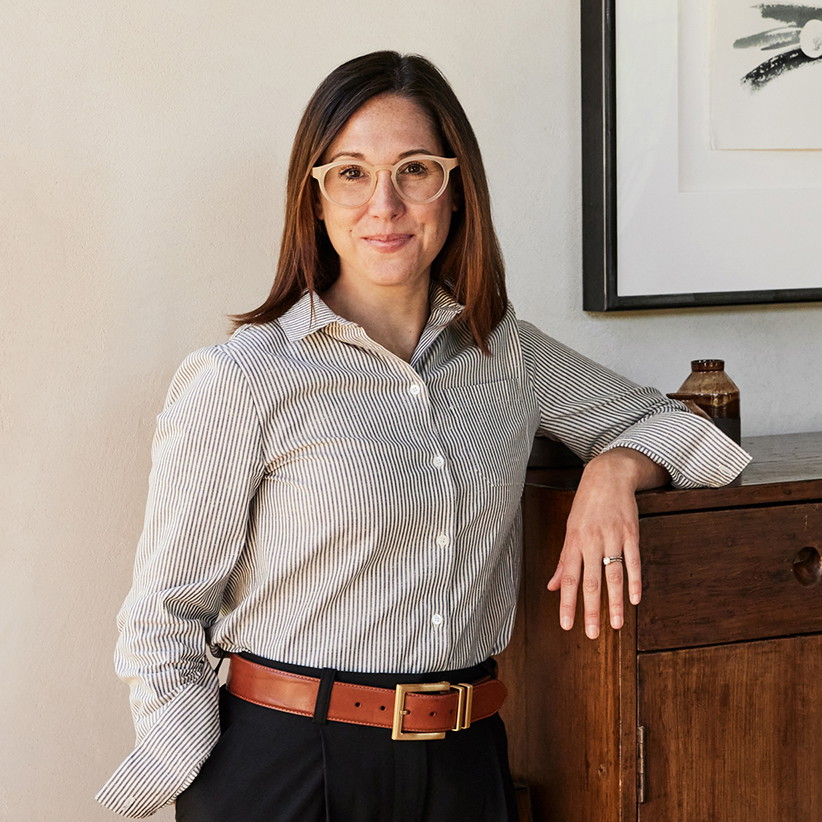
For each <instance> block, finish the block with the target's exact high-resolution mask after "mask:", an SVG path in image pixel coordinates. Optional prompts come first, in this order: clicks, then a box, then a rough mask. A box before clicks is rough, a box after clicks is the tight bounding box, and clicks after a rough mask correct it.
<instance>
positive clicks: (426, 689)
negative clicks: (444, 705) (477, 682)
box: [391, 682, 474, 740]
mask: <svg viewBox="0 0 822 822" xmlns="http://www.w3.org/2000/svg"><path fill="white" fill-rule="evenodd" d="M442 691H456V692H457V694H458V697H457V713H456V716H455V717H454V727H453V728H451V730H452V731H463V730H465V729H466V728H469V727H471V704H472V701H473V696H474V686H473V685H467V684H465V683H460V684H459V685H452V684H451V683H450V682H423V683H417V684H408V685H406V684H401V685H397V687H396V695H395V696H394V722H393V725H392V728H391V739H399V740H414V739H445V731H426V732H421V731H403V729H402V720H403V717H405V716H407V715H408V714H409V711H408V709H407V708H406V707H405V696H406V694H424V693H434V692H442Z"/></svg>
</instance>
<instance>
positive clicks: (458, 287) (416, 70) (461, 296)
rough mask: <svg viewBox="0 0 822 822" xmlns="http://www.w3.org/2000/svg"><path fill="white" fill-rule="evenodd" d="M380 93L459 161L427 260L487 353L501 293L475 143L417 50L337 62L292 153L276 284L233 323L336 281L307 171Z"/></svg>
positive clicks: (262, 318) (279, 308) (450, 95)
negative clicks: (438, 240)
mask: <svg viewBox="0 0 822 822" xmlns="http://www.w3.org/2000/svg"><path fill="white" fill-rule="evenodd" d="M380 94H397V95H399V96H401V97H404V98H406V99H408V100H411V101H413V102H414V103H416V104H417V105H419V106H420V107H421V108H422V109H423V110H424V111H425V112H426V113H427V114H428V116H429V117H430V118H431V121H432V123H433V125H434V127H435V129H436V130H437V132H438V136H439V137H440V139H441V141H442V144H443V149H444V151H445V154H446V156H448V157H456V158H457V159H458V160H459V166H458V168H457V169H455V172H454V173H453V174H452V177H451V185H452V186H454V187H455V190H454V202H455V203H456V205H457V210H456V211H455V213H454V214H453V216H452V219H451V228H450V231H449V233H448V237H447V239H446V241H445V245H444V246H443V248H442V250H441V251H440V253H439V254H438V255H437V258H436V259H435V260H434V262H433V264H432V266H431V278H432V280H434V281H436V282H438V283H439V284H440V285H442V287H443V288H445V289H446V291H448V292H449V293H450V294H451V295H452V296H453V297H454V298H455V299H456V300H457V301H459V302H460V303H462V304H463V305H464V306H465V309H464V310H463V311H462V313H461V314H460V316H459V318H458V320H457V322H458V323H459V324H460V325H464V326H465V327H466V328H467V329H468V331H469V332H470V334H471V336H472V337H473V338H474V340H475V342H476V343H477V345H479V346H480V347H481V348H482V349H483V350H484V351H486V352H487V351H488V347H487V339H488V335H489V334H490V333H491V331H492V330H493V328H494V326H495V325H496V324H497V323H498V322H499V321H500V319H501V318H502V316H503V314H504V312H505V309H506V303H507V298H506V292H505V272H504V266H503V262H502V255H501V253H500V249H499V243H498V242H497V237H496V234H495V232H494V226H493V222H492V220H491V204H490V198H489V196H488V183H487V181H486V178H485V170H484V168H483V165H482V157H481V155H480V150H479V145H478V144H477V139H476V136H475V135H474V131H473V129H472V128H471V124H470V123H469V122H468V118H467V117H466V115H465V111H464V110H463V108H462V106H461V105H460V103H459V101H458V100H457V98H456V95H455V94H454V92H453V90H452V89H451V86H450V85H449V84H448V81H447V80H446V79H445V78H444V77H443V76H442V74H441V73H440V72H439V70H438V69H437V68H436V66H434V65H433V64H432V63H431V62H429V61H428V60H426V59H425V58H423V57H420V56H418V55H405V56H403V55H400V54H398V53H397V52H394V51H376V52H373V53H371V54H366V55H363V56H362V57H356V58H354V59H353V60H349V61H348V62H347V63H343V65H341V66H339V67H338V68H336V69H335V70H334V71H332V72H331V74H329V75H328V77H326V78H325V80H323V82H322V83H320V86H319V87H318V88H317V90H316V91H315V92H314V95H313V97H312V98H311V99H310V100H309V102H308V105H307V106H306V109H305V112H304V113H303V117H302V120H301V122H300V126H299V128H298V129H297V135H296V137H295V139H294V146H293V148H292V150H291V159H290V161H289V166H288V185H287V190H286V208H285V225H284V227H283V238H282V243H281V246H280V257H279V263H278V266H277V274H276V277H275V279H274V285H273V287H272V289H271V293H270V294H269V295H268V299H266V301H265V302H264V303H263V304H262V305H261V306H260V307H259V308H256V309H254V310H253V311H249V312H247V313H245V314H240V315H237V316H235V317H234V318H233V319H234V321H235V322H236V324H237V325H242V324H243V323H264V322H268V321H270V320H273V319H276V318H277V317H279V316H281V315H282V314H284V313H285V312H286V311H287V310H288V309H289V308H290V307H291V306H292V305H294V303H295V302H297V300H298V299H299V298H300V296H301V295H302V294H303V293H304V292H305V291H310V292H318V293H322V292H323V291H325V290H326V289H327V288H329V287H330V286H331V285H332V284H333V283H334V281H335V280H336V279H337V276H338V274H339V259H338V257H337V254H336V252H335V251H334V249H333V247H332V246H331V243H330V241H329V239H328V235H327V234H326V230H325V225H324V224H323V222H322V221H321V220H320V219H318V217H317V215H316V208H315V205H316V198H317V197H319V196H320V194H319V191H318V188H317V187H316V184H315V183H314V181H313V180H312V177H311V169H312V168H313V167H314V166H316V165H318V164H319V163H320V162H321V158H322V156H323V154H324V153H325V152H326V150H327V149H328V147H329V145H330V144H331V143H332V142H333V141H334V139H335V138H336V137H337V135H338V134H339V133H340V131H341V130H342V129H343V127H344V126H345V124H346V123H347V122H348V120H349V119H350V118H351V116H352V115H353V114H354V113H355V112H356V111H358V110H359V109H360V108H361V107H362V106H363V105H364V104H365V103H366V102H368V101H369V100H370V99H372V98H373V97H376V96H377V95H380Z"/></svg>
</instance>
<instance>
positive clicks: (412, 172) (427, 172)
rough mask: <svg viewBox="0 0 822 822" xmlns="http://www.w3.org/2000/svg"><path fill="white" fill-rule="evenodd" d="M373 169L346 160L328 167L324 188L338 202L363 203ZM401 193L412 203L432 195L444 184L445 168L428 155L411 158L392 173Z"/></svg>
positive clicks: (372, 184) (344, 203)
mask: <svg viewBox="0 0 822 822" xmlns="http://www.w3.org/2000/svg"><path fill="white" fill-rule="evenodd" d="M375 175H376V172H374V171H372V170H371V169H370V168H369V167H368V166H365V165H360V164H359V163H345V164H343V165H339V166H334V167H333V168H330V169H328V171H327V172H326V175H325V192H326V194H327V195H328V197H329V198H330V199H331V200H333V201H334V202H335V203H338V204H339V205H346V206H355V205H362V204H363V203H364V202H365V201H366V200H368V199H369V198H370V197H371V194H372V193H373V191H374V184H375V181H374V179H373V177H374V176H375ZM393 180H394V185H395V186H396V188H397V191H398V192H399V195H400V197H402V198H403V199H404V200H407V201H408V202H411V203H424V202H426V201H427V200H432V199H434V198H435V197H436V196H437V195H438V194H439V193H440V191H441V189H442V188H443V183H444V181H445V169H444V168H443V166H442V165H441V164H440V163H439V162H438V161H437V160H434V159H432V158H430V157H427V158H425V159H420V158H417V159H410V160H408V162H406V163H403V164H402V165H401V166H400V167H399V168H398V169H397V170H396V173H395V174H394V175H393Z"/></svg>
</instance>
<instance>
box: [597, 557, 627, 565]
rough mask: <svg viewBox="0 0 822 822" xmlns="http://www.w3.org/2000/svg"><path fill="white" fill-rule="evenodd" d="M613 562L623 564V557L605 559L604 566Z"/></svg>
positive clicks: (603, 559) (603, 560)
mask: <svg viewBox="0 0 822 822" xmlns="http://www.w3.org/2000/svg"><path fill="white" fill-rule="evenodd" d="M612 562H623V559H622V557H603V558H602V564H603V565H610V564H611V563H612Z"/></svg>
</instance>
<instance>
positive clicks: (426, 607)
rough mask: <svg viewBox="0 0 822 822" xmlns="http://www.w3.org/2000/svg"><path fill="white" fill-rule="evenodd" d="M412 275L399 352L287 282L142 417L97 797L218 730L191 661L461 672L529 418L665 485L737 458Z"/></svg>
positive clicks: (736, 463)
mask: <svg viewBox="0 0 822 822" xmlns="http://www.w3.org/2000/svg"><path fill="white" fill-rule="evenodd" d="M461 310H462V309H461V306H460V305H459V304H457V303H456V302H454V301H453V299H451V298H450V297H449V296H448V295H447V294H446V293H445V292H444V291H443V290H436V291H435V292H432V306H431V312H430V317H429V320H428V322H427V324H426V326H425V329H424V330H423V333H422V335H421V338H420V341H419V344H418V346H417V349H416V351H415V352H414V355H413V357H412V360H411V362H410V363H409V362H406V361H404V360H402V359H400V358H398V357H396V356H395V355H393V354H391V353H390V352H388V351H387V350H386V349H384V348H383V347H382V346H380V345H379V344H377V343H376V342H374V341H373V340H371V339H370V338H369V337H368V336H367V335H366V333H365V332H364V331H363V329H362V328H361V327H360V326H358V325H357V324H355V323H352V322H348V321H347V320H344V319H342V318H340V317H339V316H337V315H336V314H334V313H333V312H332V311H331V310H330V309H329V308H328V306H326V305H325V303H323V302H322V300H321V299H319V298H317V297H315V298H314V300H313V309H312V300H311V298H310V297H309V295H305V296H304V297H303V298H302V299H301V300H300V301H299V302H298V303H296V304H295V305H294V306H293V307H292V308H291V309H290V310H289V311H287V312H286V313H285V314H284V315H283V316H282V317H281V318H280V319H279V320H277V321H274V322H271V323H267V324H264V325H252V326H244V327H242V328H240V329H239V330H238V331H236V332H235V334H234V335H233V336H232V337H231V338H230V339H229V340H228V341H227V342H225V343H224V344H222V345H216V346H212V347H209V348H205V349H203V350H200V351H197V352H195V353H194V354H192V355H190V356H189V357H188V358H187V359H186V360H185V362H184V363H183V364H182V366H181V367H180V369H179V371H178V372H177V374H176V376H175V378H174V380H173V383H172V385H171V388H170V391H169V395H168V399H167V401H166V405H165V408H164V410H163V412H162V413H161V414H160V416H159V418H158V426H157V434H156V437H155V442H154V447H153V468H152V472H151V479H150V488H149V498H148V508H147V513H146V521H145V528H144V532H143V535H142V538H141V541H140V545H139V548H138V553H137V560H136V565H135V574H134V584H133V587H132V589H131V592H130V593H129V595H128V598H127V599H126V601H125V603H124V605H123V608H122V610H121V612H120V615H119V618H118V624H119V628H120V631H121V638H120V641H119V644H118V647H117V652H116V667H117V671H118V674H119V676H120V677H121V678H122V679H124V680H125V681H127V682H128V683H129V685H130V687H131V705H132V710H133V714H134V719H135V725H136V732H137V740H136V747H135V749H134V751H133V752H132V753H131V754H130V756H129V757H128V758H127V759H126V761H125V762H124V763H123V764H122V765H121V766H120V768H119V769H118V770H117V771H116V773H115V774H114V775H113V776H112V777H111V779H110V780H109V781H108V782H107V783H106V785H105V786H104V787H103V789H102V790H101V791H100V793H99V794H98V797H97V798H98V800H99V801H100V802H102V803H103V804H104V805H106V806H107V807H109V808H111V809H112V810H115V811H118V812H119V813H122V814H124V815H127V816H131V817H134V818H140V817H144V816H148V815H150V814H151V813H153V812H154V811H156V810H157V809H158V808H160V807H161V806H163V805H164V804H167V803H168V802H170V801H172V799H173V798H174V797H175V796H177V795H178V794H179V793H181V792H182V791H183V790H184V789H185V788H186V787H187V786H188V784H189V783H190V782H191V781H192V780H193V779H194V777H195V775H196V774H197V772H198V770H199V768H200V766H201V764H202V763H203V761H204V760H205V759H206V758H207V757H208V755H209V752H210V751H211V749H212V747H213V746H214V744H215V743H216V740H217V737H218V735H219V719H218V711H217V698H218V695H217V690H218V682H217V677H216V675H215V674H214V672H213V671H212V669H211V667H210V665H209V664H208V662H207V660H206V656H205V653H206V647H207V645H208V644H210V645H211V647H212V648H213V649H214V650H215V651H216V652H218V653H226V652H236V651H249V652H252V653H254V654H257V655H259V656H263V657H267V658H268V659H272V660H278V661H281V662H290V663H297V664H302V665H310V666H314V667H327V668H336V669H338V670H347V671H382V672H386V673H388V672H420V671H434V670H447V669H455V668H463V667H467V666H470V665H474V664H475V663H477V662H480V661H482V660H484V659H486V658H487V657H488V656H490V655H492V654H495V653H497V652H499V651H501V650H502V649H503V648H504V647H505V645H506V643H507V641H508V639H509V636H510V633H511V629H512V625H513V621H514V609H515V605H516V599H517V592H518V585H519V573H520V552H521V527H520V507H519V503H520V497H521V494H522V489H523V483H524V478H525V470H526V464H527V460H528V455H529V451H530V447H531V442H532V439H533V437H534V436H535V435H542V436H549V437H553V438H555V439H558V440H560V441H562V442H564V443H565V444H566V445H568V446H569V447H570V448H571V449H572V450H574V451H575V452H576V453H577V454H578V455H579V456H580V457H582V459H583V460H589V459H591V458H592V457H593V456H595V455H597V454H599V453H602V452H603V451H605V450H608V449H609V448H614V447H617V446H627V447H629V448H635V449H637V450H638V451H641V452H642V453H644V454H646V455H647V456H648V457H650V458H651V459H652V460H654V461H655V462H657V463H659V464H661V465H663V466H664V467H665V468H666V469H667V470H668V471H669V472H670V474H671V477H672V480H673V483H674V485H675V486H677V487H695V486H700V485H708V486H717V485H722V484H725V483H727V482H729V481H730V480H731V479H733V478H734V477H735V476H736V475H737V474H738V473H739V472H740V471H741V470H742V468H743V467H744V466H745V464H746V463H747V462H748V459H749V457H748V456H747V454H745V452H744V451H742V450H741V449H740V448H738V447H737V446H736V445H735V444H734V443H732V442H731V441H730V440H729V439H727V438H725V437H724V436H723V435H722V434H720V433H719V432H718V430H717V429H716V428H715V427H714V426H712V425H711V424H710V423H708V422H706V421H705V420H702V419H700V418H699V417H697V416H695V415H693V414H690V413H688V412H687V411H685V410H684V409H683V406H681V405H679V403H676V402H674V401H672V400H669V399H667V398H666V397H664V396H663V395H661V394H660V393H659V392H657V391H656V390H654V389H651V388H642V387H640V386H637V385H635V384H634V383H631V382H629V381H628V380H626V379H624V378H622V377H619V376H617V375H616V374H614V373H612V372H611V371H608V370H607V369H605V368H603V367H601V366H599V365H596V364H595V363H593V362H591V361H590V360H587V359H586V358H584V357H582V356H581V355H579V354H577V353H575V352H574V351H571V350H570V349H568V348H566V347H564V346H562V345H560V344H559V343H557V342H555V341H554V340H552V339H550V338H549V337H547V336H545V335H544V334H542V333H541V332H540V331H538V330H537V329H536V328H534V327H533V326H532V325H529V324H528V323H525V322H521V321H517V320H516V318H515V317H514V314H513V312H512V311H510V310H509V312H508V313H507V315H506V316H505V317H504V319H503V320H502V321H501V322H500V323H499V325H498V326H497V327H496V328H495V330H494V331H493V333H492V335H491V337H490V347H491V350H492V356H490V357H489V356H486V355H485V354H483V353H482V352H481V351H480V350H479V349H478V348H477V347H476V345H474V344H473V342H472V340H471V338H470V337H469V336H468V334H467V332H465V330H464V329H462V328H461V327H460V326H458V325H457V326H454V325H452V324H450V323H451V321H452V320H453V319H454V318H455V317H456V316H457V315H458V314H459V312H460V311H461Z"/></svg>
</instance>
